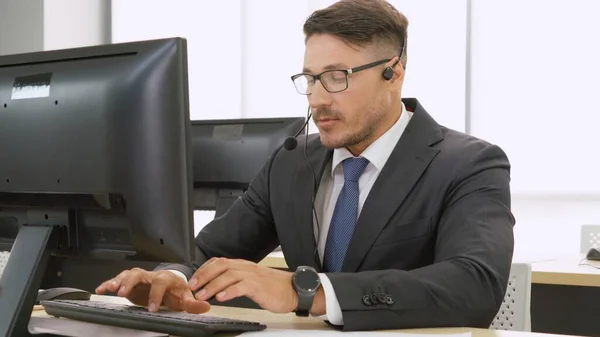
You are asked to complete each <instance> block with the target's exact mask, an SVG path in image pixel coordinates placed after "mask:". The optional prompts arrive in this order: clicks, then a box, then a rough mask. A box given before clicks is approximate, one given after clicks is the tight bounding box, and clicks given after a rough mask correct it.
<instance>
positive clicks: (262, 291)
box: [188, 258, 298, 313]
mask: <svg viewBox="0 0 600 337" xmlns="http://www.w3.org/2000/svg"><path fill="white" fill-rule="evenodd" d="M292 275H293V274H292V273H290V272H286V271H281V270H276V269H271V268H267V267H262V266H259V265H257V264H256V263H253V262H249V261H244V260H230V259H225V258H212V259H210V260H208V261H207V262H206V263H205V264H203V265H202V267H200V268H199V269H198V270H197V271H196V273H195V274H194V276H192V278H191V279H190V281H189V282H188V285H189V287H190V289H191V290H192V291H194V292H196V291H197V290H198V291H197V292H196V299H197V300H199V301H206V300H207V299H209V298H211V297H213V296H215V299H216V300H217V301H221V302H222V301H228V300H231V299H233V298H236V297H240V296H246V297H248V298H250V299H251V300H252V301H254V302H255V303H256V304H258V305H259V306H260V307H261V308H263V309H265V310H269V311H271V312H274V313H288V312H291V311H295V310H296V308H297V307H298V295H297V294H296V291H295V290H294V288H293V286H292Z"/></svg>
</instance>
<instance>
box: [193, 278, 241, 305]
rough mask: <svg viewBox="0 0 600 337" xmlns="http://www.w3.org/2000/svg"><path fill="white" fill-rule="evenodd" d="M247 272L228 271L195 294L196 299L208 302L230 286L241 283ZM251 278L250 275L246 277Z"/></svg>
mask: <svg viewBox="0 0 600 337" xmlns="http://www.w3.org/2000/svg"><path fill="white" fill-rule="evenodd" d="M246 274H247V273H246V272H243V271H239V270H227V271H226V272H224V273H222V274H221V275H219V276H217V277H216V278H214V279H213V280H212V281H210V282H208V284H206V286H204V287H203V288H202V289H201V290H200V291H199V292H197V293H196V294H195V296H194V297H195V298H196V299H198V300H200V301H207V300H208V299H210V298H211V297H213V296H215V295H216V294H217V293H218V292H221V291H222V290H225V289H227V288H228V287H229V286H231V285H233V284H235V283H238V282H240V281H241V280H243V279H244V275H246ZM246 276H249V275H246Z"/></svg>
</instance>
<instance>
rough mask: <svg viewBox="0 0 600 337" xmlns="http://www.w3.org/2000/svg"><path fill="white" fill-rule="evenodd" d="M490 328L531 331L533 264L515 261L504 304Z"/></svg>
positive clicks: (511, 269)
mask: <svg viewBox="0 0 600 337" xmlns="http://www.w3.org/2000/svg"><path fill="white" fill-rule="evenodd" d="M490 329H493V330H512V331H526V332H530V331H531V265H530V264H529V263H513V264H512V266H511V268H510V277H509V279H508V287H507V288H506V294H505V295H504V300H503V301H502V306H501V307H500V310H499V311H498V314H497V315H496V317H495V318H494V321H493V322H492V325H491V326H490Z"/></svg>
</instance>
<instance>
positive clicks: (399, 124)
mask: <svg viewBox="0 0 600 337" xmlns="http://www.w3.org/2000/svg"><path fill="white" fill-rule="evenodd" d="M412 115H413V113H412V112H410V111H408V110H406V107H405V106H404V103H403V104H402V114H401V115H400V118H399V119H398V120H397V121H396V123H394V125H393V126H392V127H391V128H390V129H389V130H388V131H386V132H385V133H384V134H383V135H381V137H379V138H378V139H377V140H375V141H374V142H373V143H372V144H371V145H369V147H367V148H366V149H365V151H363V153H362V154H361V155H360V157H363V158H366V159H368V160H369V164H368V165H367V167H366V168H365V171H364V172H363V174H362V175H361V176H360V178H359V180H358V188H359V197H358V214H360V212H361V210H362V206H363V205H364V203H365V200H366V199H367V196H368V195H369V192H370V191H371V187H373V184H374V183H375V180H377V177H378V176H379V172H381V169H382V168H383V166H384V165H385V163H386V162H387V160H388V158H389V157H390V155H391V154H392V151H393V150H394V148H395V147H396V144H397V143H398V141H399V140H400V137H401V136H402V133H404V130H405V129H406V126H407V125H408V122H409V121H410V119H411V117H412ZM350 157H354V156H353V155H352V153H350V151H348V149H346V148H339V149H334V150H333V158H332V159H331V161H330V162H329V163H328V164H327V167H326V168H325V173H324V174H323V177H322V178H321V184H320V185H319V190H318V191H317V195H316V197H315V208H316V211H317V215H318V216H319V221H318V223H319V225H320V226H321V229H320V233H321V235H319V229H318V226H317V221H316V219H314V217H313V222H314V233H315V240H316V241H317V249H318V252H319V259H320V260H321V265H322V264H323V255H324V253H325V243H326V242H327V233H328V232H329V224H330V223H331V217H332V216H333V210H334V208H335V203H336V201H337V198H338V196H339V194H340V192H341V190H342V187H343V186H344V171H343V168H344V167H343V166H342V165H340V164H341V163H342V161H344V159H347V158H350ZM327 173H328V174H327ZM171 272H173V273H175V274H177V275H179V276H181V277H182V278H183V279H185V280H186V281H187V278H186V277H185V275H184V274H183V273H181V272H180V271H177V270H171ZM319 278H320V280H321V284H322V287H323V291H324V293H325V306H326V307H325V310H326V312H327V313H326V314H325V315H323V316H321V317H320V318H322V319H324V320H328V321H329V322H330V323H331V324H334V325H344V320H343V316H342V310H341V308H340V303H339V301H338V299H337V296H336V294H335V291H334V289H333V285H332V284H331V281H330V280H329V278H328V277H327V276H326V275H325V274H322V273H321V274H319Z"/></svg>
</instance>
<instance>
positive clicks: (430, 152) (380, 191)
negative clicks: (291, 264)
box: [342, 99, 443, 272]
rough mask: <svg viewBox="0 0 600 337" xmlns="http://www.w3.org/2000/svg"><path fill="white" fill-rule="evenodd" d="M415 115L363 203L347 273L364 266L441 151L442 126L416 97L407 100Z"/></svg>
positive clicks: (343, 269) (344, 266) (347, 254)
mask: <svg viewBox="0 0 600 337" xmlns="http://www.w3.org/2000/svg"><path fill="white" fill-rule="evenodd" d="M404 102H405V104H406V106H407V107H410V108H412V109H411V110H412V111H414V115H413V117H412V118H411V121H410V122H409V124H408V126H407V128H406V130H404V133H403V134H402V137H401V138H400V140H399V141H398V143H397V145H396V147H395V148H394V150H393V151H392V154H391V155H390V157H389V159H388V161H387V162H386V164H385V166H384V167H383V169H382V170H381V173H380V174H379V176H378V178H377V181H376V182H375V184H374V185H373V187H372V188H371V191H370V193H369V196H368V197H367V199H366V201H365V204H364V205H363V208H362V211H361V214H360V216H359V218H358V222H357V223H356V228H355V230H354V234H353V236H352V240H351V241H350V246H349V247H348V251H347V253H346V258H345V260H344V264H343V266H342V271H343V272H354V271H357V269H358V268H359V267H360V264H361V263H362V261H363V259H364V257H365V256H366V254H367V253H368V251H369V250H370V249H371V246H372V245H373V243H374V242H375V240H376V239H377V237H378V236H379V233H381V231H382V230H383V228H384V227H385V225H386V224H387V223H388V221H389V219H390V218H391V216H392V215H393V214H394V213H395V212H396V210H397V209H398V208H399V207H400V205H401V204H402V203H403V202H404V199H405V198H406V196H407V195H408V194H409V192H410V191H411V189H412V188H413V186H414V185H415V183H416V182H417V180H418V179H419V177H420V176H421V175H422V174H423V172H424V171H425V169H426V168H427V166H429V163H430V162H431V161H432V160H433V158H434V157H435V156H436V154H437V153H438V151H439V150H437V149H434V148H431V147H430V145H431V144H433V143H436V142H438V141H439V140H441V139H443V136H442V134H441V130H440V127H439V125H438V124H437V123H435V121H434V120H433V119H432V118H431V117H430V116H429V115H428V114H427V112H426V111H425V110H424V109H423V108H422V107H420V105H419V104H418V102H417V101H416V100H410V99H408V100H404Z"/></svg>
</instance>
